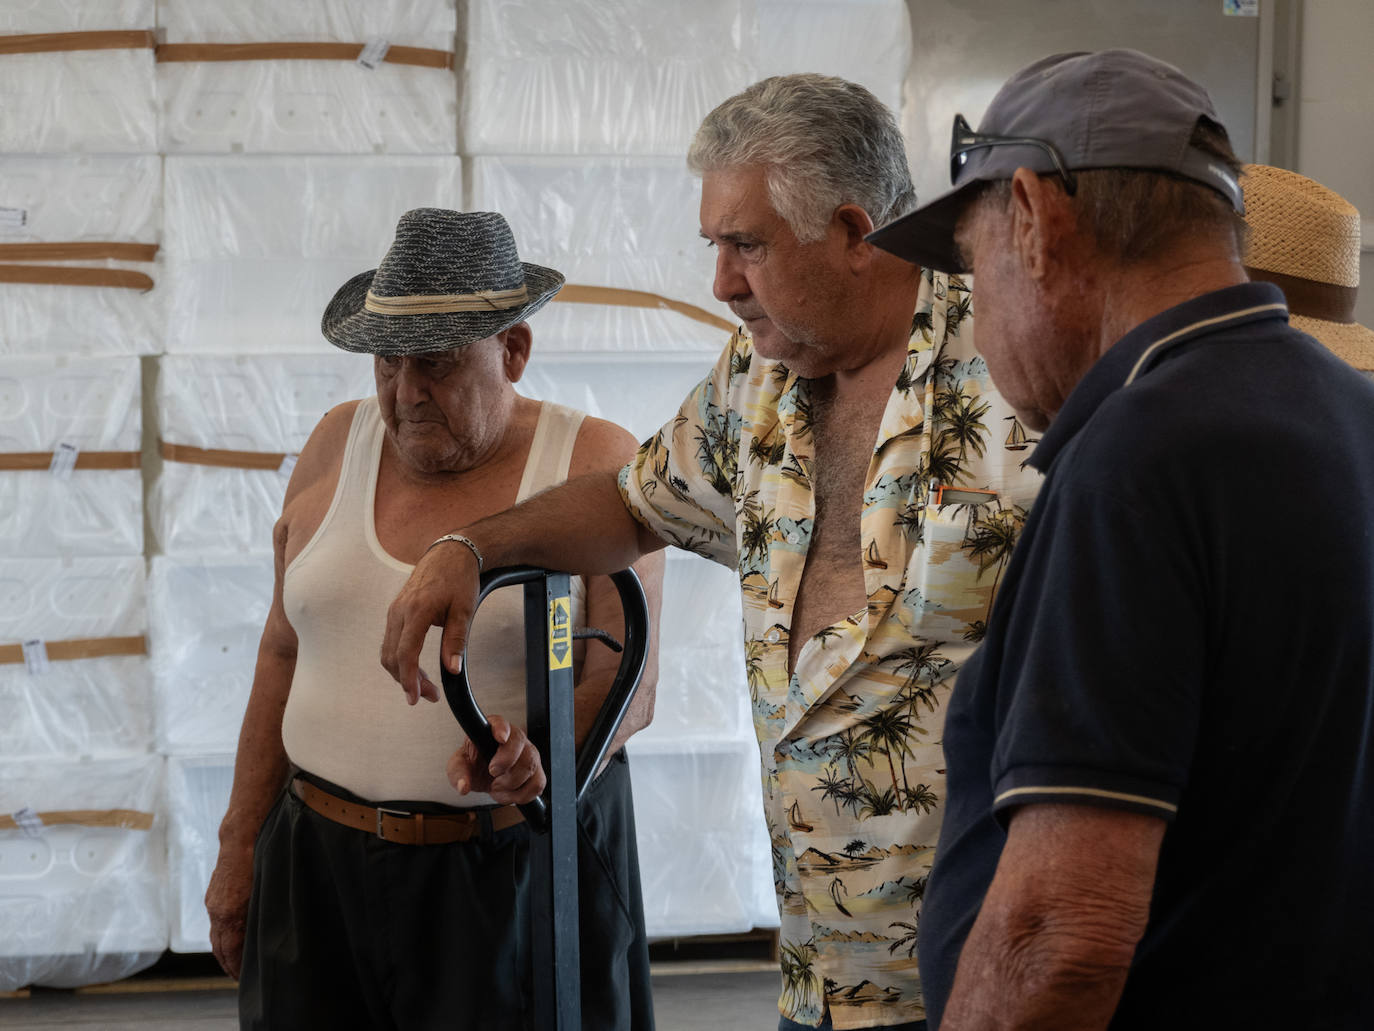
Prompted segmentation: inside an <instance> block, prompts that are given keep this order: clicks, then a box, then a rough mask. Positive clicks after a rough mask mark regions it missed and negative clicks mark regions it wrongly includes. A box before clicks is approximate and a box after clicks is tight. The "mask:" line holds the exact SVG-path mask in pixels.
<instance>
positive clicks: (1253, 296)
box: [1027, 283, 1288, 472]
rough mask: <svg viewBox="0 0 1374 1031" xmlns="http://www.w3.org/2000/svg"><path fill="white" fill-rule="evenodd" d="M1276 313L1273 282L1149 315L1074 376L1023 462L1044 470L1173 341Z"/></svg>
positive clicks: (1278, 293) (1281, 313)
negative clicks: (1073, 383)
mask: <svg viewBox="0 0 1374 1031" xmlns="http://www.w3.org/2000/svg"><path fill="white" fill-rule="evenodd" d="M1278 318H1281V319H1287V318H1288V307H1287V304H1286V302H1285V301H1284V296H1283V291H1282V290H1280V289H1279V288H1278V287H1277V286H1274V285H1273V284H1272V283H1241V284H1239V285H1238V286H1228V287H1225V288H1224V289H1221V290H1214V291H1212V292H1211V293H1206V294H1203V295H1202V296H1200V297H1194V298H1193V299H1192V300H1190V301H1184V302H1183V303H1182V304H1178V305H1175V306H1174V307H1172V308H1169V309H1167V310H1165V311H1162V312H1160V313H1159V314H1158V315H1156V316H1154V317H1153V318H1150V319H1147V320H1146V321H1144V322H1142V323H1141V324H1140V325H1138V326H1136V327H1135V328H1134V329H1133V330H1131V331H1130V332H1129V333H1127V334H1126V335H1125V336H1123V337H1122V338H1121V339H1120V340H1118V341H1117V342H1116V343H1114V344H1113V345H1112V346H1111V347H1110V348H1108V349H1107V352H1106V353H1105V354H1104V355H1102V357H1101V358H1099V359H1098V360H1097V361H1096V362H1095V363H1094V364H1093V366H1092V368H1090V369H1089V370H1088V372H1087V374H1086V375H1085V376H1084V377H1083V378H1082V379H1081V380H1079V381H1078V385H1077V386H1075V387H1074V388H1073V390H1072V392H1071V393H1070V394H1069V396H1068V399H1067V400H1066V401H1065V402H1064V407H1063V408H1061V409H1060V410H1059V414H1058V415H1056V416H1055V417H1054V421H1053V422H1051V423H1050V425H1049V428H1048V429H1047V430H1045V432H1044V434H1043V435H1042V436H1041V437H1040V443H1039V444H1038V445H1036V448H1035V451H1033V452H1032V453H1031V456H1030V458H1029V459H1028V461H1027V464H1028V465H1031V466H1034V467H1035V468H1036V469H1038V470H1040V471H1041V472H1046V471H1047V470H1048V469H1049V467H1050V465H1051V464H1053V462H1054V459H1055V456H1056V455H1058V454H1059V452H1060V451H1061V450H1063V448H1064V447H1065V446H1066V445H1067V444H1068V443H1069V441H1070V440H1072V439H1073V438H1074V437H1075V436H1076V435H1077V433H1078V431H1079V430H1080V429H1082V428H1083V426H1084V425H1085V424H1086V423H1087V421H1088V420H1089V419H1091V418H1092V416H1093V413H1094V412H1096V411H1097V409H1098V407H1099V406H1100V405H1101V404H1102V403H1103V402H1104V401H1106V400H1107V398H1108V397H1110V396H1111V395H1112V394H1114V393H1116V392H1117V391H1118V390H1120V389H1122V388H1123V387H1125V386H1126V385H1127V384H1128V383H1130V382H1132V381H1133V380H1134V379H1135V378H1136V377H1138V376H1140V375H1142V374H1144V373H1145V372H1146V371H1147V370H1148V369H1150V368H1151V367H1152V366H1153V365H1154V363H1155V362H1156V361H1158V359H1159V357H1160V356H1161V355H1162V354H1164V353H1166V352H1167V351H1169V350H1171V349H1172V348H1173V347H1175V346H1176V345H1178V344H1182V343H1185V342H1186V341H1189V340H1192V339H1194V338H1196V337H1198V336H1202V335H1203V334H1207V333H1214V332H1217V331H1218V330H1225V329H1231V328H1232V327H1235V326H1241V325H1244V324H1246V323H1248V322H1255V321H1258V320H1261V319H1278Z"/></svg>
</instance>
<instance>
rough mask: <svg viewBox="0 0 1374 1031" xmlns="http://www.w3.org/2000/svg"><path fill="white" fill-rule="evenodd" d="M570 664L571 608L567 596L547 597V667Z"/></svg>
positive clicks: (566, 666)
mask: <svg viewBox="0 0 1374 1031" xmlns="http://www.w3.org/2000/svg"><path fill="white" fill-rule="evenodd" d="M571 665H572V610H571V609H570V608H569V605H568V596H567V595H566V594H565V595H561V596H560V597H557V598H550V599H549V669H567V668H568V667H570V666H571Z"/></svg>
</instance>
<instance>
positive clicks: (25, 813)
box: [10, 806, 43, 838]
mask: <svg viewBox="0 0 1374 1031" xmlns="http://www.w3.org/2000/svg"><path fill="white" fill-rule="evenodd" d="M10 815H11V816H12V817H13V818H14V825H15V826H16V827H18V828H19V829H20V830H21V831H23V832H24V834H25V835H26V836H27V837H30V838H36V837H38V836H39V835H40V834H42V833H43V818H42V817H41V816H39V815H38V814H37V813H35V812H34V811H33V810H32V809H31V808H30V807H29V806H24V808H23V809H20V810H19V811H18V812H14V813H11V814H10Z"/></svg>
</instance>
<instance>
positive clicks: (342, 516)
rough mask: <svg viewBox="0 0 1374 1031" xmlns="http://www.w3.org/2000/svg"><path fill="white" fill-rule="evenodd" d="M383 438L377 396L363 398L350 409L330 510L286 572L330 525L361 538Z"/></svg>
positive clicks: (304, 555) (316, 541) (300, 560)
mask: <svg viewBox="0 0 1374 1031" xmlns="http://www.w3.org/2000/svg"><path fill="white" fill-rule="evenodd" d="M382 437H383V427H382V410H381V408H380V407H379V406H378V404H377V398H376V397H368V398H364V399H363V400H361V401H359V402H358V407H357V408H356V409H354V411H353V422H352V423H350V424H349V427H348V439H347V441H346V442H345V443H344V453H343V460H342V462H341V464H340V466H339V482H338V483H337V484H336V485H335V487H334V497H333V498H331V499H330V502H329V509H328V511H326V512H325V515H324V518H323V519H322V520H320V525H319V526H318V527H317V528H316V530H315V533H314V535H313V536H311V538H310V540H309V542H308V543H307V544H306V546H305V547H304V548H302V549H301V551H300V553H299V554H298V555H297V556H296V557H295V558H294V559H292V561H291V566H290V567H288V570H287V571H288V572H289V571H290V569H291V568H294V567H295V566H297V565H299V564H300V563H301V562H302V561H303V560H304V559H305V557H306V556H307V555H309V554H310V552H312V551H314V550H315V546H316V544H317V543H318V542H319V541H320V540H321V539H322V538H323V537H324V536H325V532H326V531H327V530H329V529H330V528H334V529H339V528H343V529H345V530H346V531H347V532H348V533H350V534H352V535H353V536H354V537H355V538H356V539H358V540H362V539H363V538H362V534H363V532H364V529H365V527H366V518H367V511H366V509H365V507H364V506H366V505H370V504H371V503H372V499H373V493H374V487H375V483H376V476H377V466H378V464H379V463H378V460H379V458H380V457H381V449H382Z"/></svg>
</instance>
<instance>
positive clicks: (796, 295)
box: [701, 165, 846, 377]
mask: <svg viewBox="0 0 1374 1031" xmlns="http://www.w3.org/2000/svg"><path fill="white" fill-rule="evenodd" d="M701 235H702V236H703V237H705V238H706V240H707V241H709V243H710V245H711V246H712V247H714V248H716V276H715V282H714V284H713V291H714V293H715V295H716V298H717V299H718V300H721V301H724V302H725V303H726V304H728V305H729V306H730V310H731V311H733V312H734V313H735V314H736V315H737V316H738V317H739V319H740V321H741V322H743V323H744V326H745V328H746V329H747V330H748V331H749V334H750V335H751V336H752V337H753V338H754V345H755V346H756V347H757V348H758V352H759V354H761V355H763V356H764V357H765V358H771V359H776V360H780V361H783V362H785V363H786V364H787V365H788V366H789V367H790V368H791V369H792V370H793V371H795V372H796V373H798V374H799V375H801V376H810V377H815V376H823V375H826V374H828V373H830V372H832V371H834V361H835V357H836V352H837V348H841V347H843V346H844V340H845V329H844V323H845V321H846V319H845V310H844V307H843V303H844V297H843V287H844V278H843V271H844V263H843V259H844V244H843V236H842V234H840V233H838V232H837V231H835V229H834V227H833V226H832V228H831V231H830V233H829V234H828V235H827V236H826V237H825V238H824V239H822V240H819V241H817V242H815V243H801V242H800V241H799V240H798V239H797V238H796V236H795V235H794V234H793V232H792V230H791V229H790V228H789V227H788V225H787V223H786V222H785V221H783V219H782V216H780V215H779V214H778V213H777V212H776V211H775V210H773V205H772V202H771V201H770V200H769V198H768V187H767V184H766V182H765V180H764V169H763V168H762V167H760V166H757V165H748V166H743V167H739V168H726V169H720V170H718V171H714V172H707V173H706V174H705V175H704V176H703V177H702V181H701Z"/></svg>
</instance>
